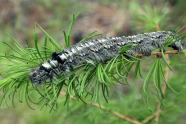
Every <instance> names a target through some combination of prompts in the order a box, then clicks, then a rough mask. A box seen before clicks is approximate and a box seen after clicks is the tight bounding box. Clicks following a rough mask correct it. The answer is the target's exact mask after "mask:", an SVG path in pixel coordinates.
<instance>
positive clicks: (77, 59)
mask: <svg viewBox="0 0 186 124" xmlns="http://www.w3.org/2000/svg"><path fill="white" fill-rule="evenodd" d="M174 34H175V33H172V32H171V31H158V32H151V33H144V34H138V35H133V36H128V37H125V36H122V37H110V38H101V39H95V40H88V41H85V42H83V43H78V44H76V45H74V46H72V47H69V48H66V49H64V50H63V51H62V52H60V53H53V54H52V59H51V60H49V61H48V62H45V63H43V64H41V66H40V67H39V68H36V69H33V70H32V73H31V75H30V80H31V82H33V83H37V84H41V83H43V82H45V81H46V80H48V79H50V80H51V81H52V80H53V79H54V78H55V77H56V76H59V75H60V74H64V75H67V74H68V73H69V72H70V71H71V70H73V69H75V68H77V67H78V66H79V65H82V64H86V63H92V64H95V63H104V62H105V61H107V60H111V59H112V58H114V57H115V56H116V55H118V54H119V52H120V48H121V47H122V46H125V45H127V44H129V43H133V46H136V47H135V48H134V49H131V50H127V51H126V54H129V55H132V56H133V55H134V54H138V53H142V54H146V55H147V56H150V55H151V51H152V50H154V49H157V48H160V47H162V46H163V45H164V43H165V41H166V39H167V38H168V37H170V35H172V36H173V35H174ZM177 39H179V38H174V40H173V41H172V42H174V41H175V40H177ZM169 47H172V48H174V49H176V50H179V51H182V50H183V49H184V44H183V41H182V40H178V41H177V42H175V43H173V44H172V45H170V46H169Z"/></svg>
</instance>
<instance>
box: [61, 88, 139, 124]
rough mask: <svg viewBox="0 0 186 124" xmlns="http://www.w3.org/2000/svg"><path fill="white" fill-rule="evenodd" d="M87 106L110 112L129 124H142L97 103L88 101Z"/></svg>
mask: <svg viewBox="0 0 186 124" xmlns="http://www.w3.org/2000/svg"><path fill="white" fill-rule="evenodd" d="M60 94H61V95H63V96H65V95H66V93H64V92H61V93H60ZM70 98H71V99H73V100H77V99H76V98H75V97H73V96H72V95H70ZM87 104H89V105H92V106H94V107H97V108H101V109H103V110H106V111H108V112H110V113H111V114H113V115H115V116H116V117H118V118H120V119H123V120H126V121H128V122H130V123H133V124H142V123H141V122H139V121H138V120H137V119H135V118H129V117H127V116H124V115H122V114H120V113H118V112H115V111H112V110H109V109H107V108H106V107H105V106H103V105H99V104H97V103H90V101H88V102H87Z"/></svg>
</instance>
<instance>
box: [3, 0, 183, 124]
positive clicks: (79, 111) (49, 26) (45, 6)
mask: <svg viewBox="0 0 186 124" xmlns="http://www.w3.org/2000/svg"><path fill="white" fill-rule="evenodd" d="M185 10H186V1H185V0H152V1H148V0H138V1H137V0H130V1H128V0H115V1H112V0H101V1H99V0H68V1H67V0H66V1H65V0H44V1H40V0H0V52H1V53H11V52H12V51H10V50H9V48H7V47H4V45H3V44H2V42H8V43H11V42H12V41H11V39H10V38H8V37H7V36H6V33H9V34H11V35H12V36H13V37H14V38H15V39H17V41H19V42H20V44H21V45H22V46H24V45H25V39H28V40H29V42H30V44H31V45H32V46H34V42H32V41H34V22H38V23H39V24H40V25H41V26H42V27H43V28H44V29H45V30H46V31H47V32H48V33H49V34H50V35H51V36H52V37H53V38H54V39H55V40H56V41H58V42H59V43H60V44H61V45H63V44H64V39H63V32H62V31H63V30H67V28H68V26H69V24H70V21H71V19H72V13H75V14H77V13H79V12H80V15H79V16H78V18H77V20H76V21H75V24H74V27H73V31H72V39H71V43H72V44H74V43H77V42H78V41H80V40H81V39H82V38H84V37H85V36H87V35H88V34H89V33H91V32H93V31H98V33H102V34H103V35H102V36H101V37H105V36H122V35H133V34H137V33H143V32H150V31H156V29H157V27H156V25H155V24H156V23H158V24H160V25H159V26H160V29H162V30H171V29H172V27H174V26H175V25H176V24H177V22H178V21H179V19H180V18H181V16H183V14H184V13H185V12H186V11H185ZM185 21H186V20H185V19H184V20H183V21H182V23H181V26H183V25H184V24H185V23H184V22H185ZM184 31H185V30H183V31H182V32H184ZM37 33H38V35H39V37H40V38H41V39H42V38H44V36H45V35H44V34H43V32H42V31H41V30H39V29H38V30H37ZM98 38H99V37H98ZM42 42H43V40H41V44H42ZM154 58H155V57H153V56H152V57H148V58H146V57H145V58H144V59H143V60H142V65H141V66H142V72H143V75H145V74H146V73H147V71H148V69H149V67H150V64H151V63H152V62H153V59H154ZM170 58H171V65H172V67H173V69H174V72H170V74H169V82H170V84H171V86H172V87H173V88H174V89H175V90H176V91H178V92H179V94H175V93H174V92H172V91H171V90H169V89H168V90H167V91H166V94H165V99H164V101H163V105H164V106H163V111H162V114H161V116H160V120H159V124H184V123H185V122H186V118H185V116H186V77H185V74H186V59H185V56H184V55H179V54H178V55H170ZM0 62H1V60H0ZM129 84H130V85H129V86H116V89H117V90H118V91H119V92H120V93H121V94H122V95H121V96H120V95H117V94H116V93H115V92H113V93H111V95H110V99H109V103H106V102H105V101H104V100H101V103H102V104H103V105H104V106H105V107H106V108H108V109H109V110H112V111H116V112H119V113H121V114H123V115H126V116H129V117H132V118H136V119H138V120H139V121H143V120H144V119H146V118H147V117H148V116H150V115H152V114H153V112H155V111H156V107H157V103H158V99H157V97H156V96H155V95H154V93H153V92H152V93H151V94H150V95H151V97H150V99H149V100H150V101H149V102H150V106H151V108H152V110H153V111H152V112H151V111H149V109H148V108H147V106H146V105H145V104H144V102H143V99H142V85H143V80H142V79H140V78H137V79H135V80H134V79H133V78H132V76H131V79H129ZM0 96H2V92H0ZM64 101H65V97H64V96H61V97H60V99H59V109H58V110H57V111H53V112H52V113H49V109H48V108H44V109H42V110H40V107H39V106H34V108H35V110H31V109H30V108H29V107H28V106H27V105H26V104H25V103H18V102H17V103H16V107H15V108H13V107H12V106H9V107H6V106H4V107H1V108H0V124H51V123H54V124H87V123H89V124H113V123H114V124H130V123H129V122H127V121H124V120H121V119H119V118H117V117H116V116H114V115H113V114H111V113H110V112H109V111H104V110H101V109H98V108H96V107H93V106H91V105H85V104H83V103H81V102H77V101H73V100H72V101H71V102H70V109H69V111H68V112H67V109H66V106H64ZM153 123H154V120H153V119H152V120H151V121H149V122H148V124H153Z"/></svg>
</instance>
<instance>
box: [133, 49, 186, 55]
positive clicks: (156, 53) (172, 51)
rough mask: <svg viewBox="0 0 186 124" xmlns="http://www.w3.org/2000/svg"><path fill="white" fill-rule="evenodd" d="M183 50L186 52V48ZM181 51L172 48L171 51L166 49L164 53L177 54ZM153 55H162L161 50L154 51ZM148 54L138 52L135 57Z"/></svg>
mask: <svg viewBox="0 0 186 124" xmlns="http://www.w3.org/2000/svg"><path fill="white" fill-rule="evenodd" d="M183 52H186V49H185V50H183ZM176 53H179V51H178V50H171V51H165V52H164V54H176ZM151 55H161V52H152V53H151ZM143 56H146V55H145V54H137V55H135V57H143Z"/></svg>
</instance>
